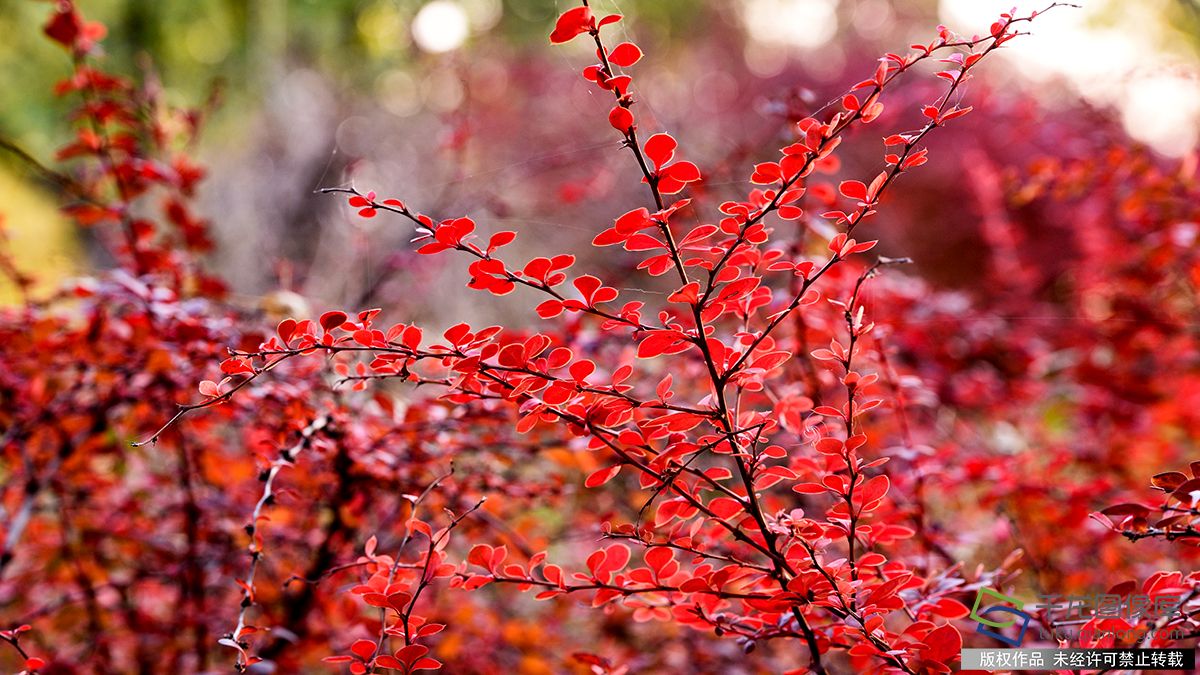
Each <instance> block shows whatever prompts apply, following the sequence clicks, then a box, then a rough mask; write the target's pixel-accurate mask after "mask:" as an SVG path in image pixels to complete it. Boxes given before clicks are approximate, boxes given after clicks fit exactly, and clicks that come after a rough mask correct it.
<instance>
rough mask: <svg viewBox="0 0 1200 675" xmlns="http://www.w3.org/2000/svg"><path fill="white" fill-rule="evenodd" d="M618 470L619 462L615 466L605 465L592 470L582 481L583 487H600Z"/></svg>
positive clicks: (619, 470) (618, 471)
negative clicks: (597, 469)
mask: <svg viewBox="0 0 1200 675" xmlns="http://www.w3.org/2000/svg"><path fill="white" fill-rule="evenodd" d="M620 472H621V465H620V464H617V465H616V466H609V467H605V468H603V469H600V470H599V471H595V472H593V473H592V474H591V475H590V476H588V477H587V480H585V481H583V485H584V487H590V488H594V487H600V486H601V485H604V484H605V483H607V482H608V481H610V480H612V479H613V478H614V477H615V476H616V475H617V474H618V473H620Z"/></svg>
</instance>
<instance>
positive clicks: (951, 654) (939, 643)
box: [924, 624, 963, 663]
mask: <svg viewBox="0 0 1200 675" xmlns="http://www.w3.org/2000/svg"><path fill="white" fill-rule="evenodd" d="M925 644H926V645H928V647H929V648H928V649H927V650H926V651H925V654H924V657H925V658H926V659H928V660H930V661H937V662H939V663H950V662H952V661H954V659H957V658H958V656H959V653H960V652H962V644H963V641H962V635H960V634H959V632H958V629H957V628H955V627H954V626H951V625H949V624H947V625H944V626H938V627H937V628H934V629H933V630H931V631H929V634H928V635H926V636H925Z"/></svg>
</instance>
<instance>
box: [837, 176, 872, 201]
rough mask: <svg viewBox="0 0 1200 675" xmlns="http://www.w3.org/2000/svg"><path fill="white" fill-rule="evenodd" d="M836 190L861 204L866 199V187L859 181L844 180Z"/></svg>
mask: <svg viewBox="0 0 1200 675" xmlns="http://www.w3.org/2000/svg"><path fill="white" fill-rule="evenodd" d="M838 189H839V190H840V191H841V193H842V194H844V195H846V196H847V197H849V198H850V199H857V200H858V201H860V202H861V201H864V200H865V199H866V198H867V186H866V185H864V184H863V183H862V182H861V181H857V180H844V181H842V184H841V185H839V186H838Z"/></svg>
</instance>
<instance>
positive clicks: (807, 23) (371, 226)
mask: <svg viewBox="0 0 1200 675" xmlns="http://www.w3.org/2000/svg"><path fill="white" fill-rule="evenodd" d="M563 2H564V0H558V1H557V2H549V1H543V0H503V1H502V0H433V1H430V2H419V1H417V0H292V1H287V0H258V1H255V2H247V1H245V0H197V1H195V2H186V3H185V2H170V3H155V2H141V1H131V0H125V1H122V0H89V1H87V2H85V3H83V9H84V10H85V11H86V12H87V13H88V14H89V15H90V16H92V17H94V18H96V19H98V20H100V21H103V22H104V23H105V24H107V25H108V27H109V31H110V38H109V39H108V40H107V41H106V49H107V50H108V58H109V60H110V63H109V67H111V68H112V69H113V70H115V71H117V72H137V71H139V70H141V71H143V72H146V73H147V74H150V73H151V72H152V74H153V76H155V77H158V78H159V79H161V81H162V82H163V83H164V87H165V92H166V96H167V98H168V100H169V101H170V102H172V103H175V104H180V105H189V106H196V107H199V108H200V109H202V110H204V111H206V112H207V113H208V114H207V122H206V130H205V132H204V133H203V135H202V137H201V139H200V141H199V146H198V147H197V148H196V152H197V154H198V155H199V157H200V159H201V160H202V161H204V162H205V163H206V164H207V165H208V167H209V169H210V172H211V173H210V179H209V180H208V181H206V183H205V184H204V187H203V191H202V194H201V206H202V209H201V210H202V211H203V212H204V213H205V214H206V215H207V216H208V217H210V218H211V219H212V221H213V224H214V226H215V228H216V234H217V237H218V240H219V246H218V247H217V252H216V253H215V254H214V257H213V261H212V262H213V265H214V266H215V267H216V268H217V269H218V271H220V272H222V273H224V274H225V275H226V276H227V278H229V279H231V280H232V281H233V288H234V291H235V293H236V295H235V297H237V298H239V299H240V301H241V302H244V303H246V304H249V305H255V304H257V305H262V306H264V307H265V308H267V309H270V310H272V311H278V312H281V313H293V314H294V313H301V314H303V313H306V312H307V311H314V310H313V309H312V308H310V307H306V306H305V303H303V302H302V301H301V300H300V298H299V296H304V297H306V298H311V299H314V300H315V301H316V302H318V303H321V304H328V305H329V306H355V305H364V306H365V305H380V304H381V305H389V304H392V303H393V302H395V301H396V300H398V299H402V300H403V304H404V305H405V310H406V312H407V313H408V314H409V315H411V316H413V318H420V319H424V320H427V321H429V320H432V321H434V322H437V321H438V320H439V319H440V318H442V317H444V316H448V315H453V314H455V313H461V311H463V310H464V309H467V308H468V307H467V306H466V305H465V303H469V302H471V300H470V298H471V296H470V295H469V294H463V293H459V292H457V289H458V288H459V287H460V286H459V283H460V282H459V281H451V279H457V278H458V273H457V272H456V271H454V272H449V273H450V274H452V275H453V276H451V277H449V278H448V277H446V276H444V275H443V274H442V272H441V271H439V270H437V269H436V268H432V267H429V266H423V267H422V269H421V270H420V271H417V270H414V269H412V268H413V265H411V263H412V262H413V260H414V257H413V255H412V254H411V253H410V252H409V251H408V250H407V247H406V241H407V238H408V234H409V233H408V231H407V230H406V228H405V226H404V225H402V224H399V223H397V222H395V221H389V220H388V219H384V218H380V219H376V220H373V221H363V220H361V219H355V218H351V217H350V213H349V212H348V211H347V210H346V209H345V208H344V205H343V202H342V201H341V200H336V199H333V198H331V197H327V196H321V195H318V194H314V190H315V189H316V188H318V187H322V186H333V185H345V184H351V183H352V184H354V185H357V186H359V187H362V188H363V189H374V190H377V191H378V192H379V193H380V194H386V195H389V196H399V197H403V198H405V199H408V200H410V201H412V202H413V203H414V205H415V206H416V207H417V208H421V209H423V210H425V211H427V212H430V213H434V214H436V215H438V216H442V217H450V216H452V215H454V216H456V215H460V214H469V215H471V216H473V217H475V218H476V220H478V221H479V222H480V223H483V224H485V225H484V227H494V228H501V227H503V228H507V229H514V228H515V229H518V230H521V231H524V232H529V233H533V234H534V235H535V236H533V237H529V236H525V237H522V238H521V241H524V242H530V241H534V242H540V243H550V244H561V245H562V246H564V247H567V246H572V245H573V244H577V243H579V242H580V241H582V240H586V239H590V237H591V236H592V233H594V232H595V231H596V227H597V226H598V224H599V223H602V222H603V221H604V220H606V219H609V218H612V217H613V216H615V215H617V214H619V213H621V212H623V211H624V209H623V208H622V205H623V204H628V203H631V202H629V201H628V200H626V199H625V196H626V195H629V194H631V192H632V191H633V190H636V189H637V186H636V185H630V184H629V183H630V181H622V180H614V178H615V177H616V176H619V175H620V172H621V171H622V169H623V168H624V165H623V162H624V161H625V159H626V158H625V157H623V156H621V154H620V153H619V152H617V148H616V145H615V143H613V141H612V135H611V134H610V133H609V130H608V129H607V127H606V125H604V124H602V123H601V122H602V119H603V117H602V115H603V108H604V106H601V105H600V104H599V102H597V101H595V100H594V98H593V93H592V92H589V91H588V90H587V88H586V87H585V86H584V82H583V81H582V80H581V79H580V78H579V77H578V75H577V72H578V70H579V68H580V67H581V66H582V65H584V64H586V63H587V62H588V59H589V58H590V54H589V48H588V47H587V46H586V45H585V44H584V41H577V42H576V43H572V44H569V45H566V46H562V47H558V48H555V49H550V48H549V45H548V44H547V42H546V37H545V36H546V34H547V31H548V29H549V26H550V25H551V24H552V22H553V19H554V17H555V16H557V14H558V13H559V12H561V11H562V9H563V8H564V7H563ZM1024 4H1026V5H1029V7H1022V9H1023V10H1025V9H1032V8H1034V6H1033V5H1030V4H1029V3H1024ZM1083 4H1084V6H1083V7H1082V8H1079V9H1065V10H1064V9H1060V10H1057V11H1055V12H1054V13H1052V15H1049V16H1047V17H1045V18H1043V20H1041V21H1039V22H1037V24H1036V29H1035V30H1036V34H1035V35H1033V36H1031V37H1029V38H1027V39H1024V40H1022V42H1021V43H1020V45H1019V48H1016V49H1010V50H1008V53H1007V54H1006V55H1005V58H1004V59H998V60H997V62H995V63H994V64H993V65H991V66H989V67H988V69H987V71H986V77H985V78H983V80H978V81H977V82H976V83H975V85H974V87H975V90H974V91H972V92H971V95H973V96H990V97H993V98H995V99H997V100H996V101H995V102H993V103H989V105H990V106H991V107H990V112H989V113H988V114H995V115H996V116H998V117H1003V116H1004V115H1006V114H1007V113H1009V112H1012V110H1013V108H1012V106H1024V108H1023V109H1024V110H1025V111H1026V112H1027V113H1028V114H1029V115H1034V116H1038V117H1041V116H1054V115H1065V114H1068V113H1070V114H1073V115H1094V116H1096V117H1097V119H1098V120H1099V121H1098V122H1097V124H1104V125H1118V126H1120V127H1122V128H1123V129H1124V131H1125V133H1127V134H1129V135H1130V136H1131V137H1132V138H1133V139H1135V140H1137V141H1140V142H1144V143H1146V144H1148V145H1149V146H1150V147H1151V148H1152V149H1153V150H1154V151H1155V152H1157V153H1162V154H1165V155H1169V156H1180V155H1184V154H1186V153H1187V152H1189V151H1190V150H1191V149H1192V148H1193V147H1194V146H1195V142H1196V138H1197V129H1198V125H1197V119H1198V118H1200V83H1198V82H1197V80H1196V78H1195V72H1196V65H1197V60H1198V58H1200V57H1198V48H1200V3H1197V2H1194V1H1192V0H1146V1H1144V2H1137V3H1130V2H1120V1H1117V0H1111V1H1109V0H1083ZM598 6H599V7H600V8H601V9H603V10H615V11H618V12H620V13H622V14H624V15H626V16H627V17H628V21H626V22H624V23H622V24H620V29H619V30H624V31H632V32H633V33H634V34H635V35H636V37H637V40H638V43H639V44H640V45H642V46H643V48H645V49H646V51H647V54H648V60H646V61H644V62H643V64H642V65H640V66H639V72H638V76H639V91H640V96H641V97H642V100H643V102H644V104H645V110H646V111H648V112H649V113H650V115H651V116H652V118H651V119H652V121H653V124H654V125H655V126H657V127H659V128H662V129H665V130H669V131H671V132H673V133H675V135H676V136H678V137H679V138H680V139H681V141H682V142H683V149H684V151H685V152H686V153H687V156H688V158H690V159H692V160H694V161H696V162H697V163H699V164H700V165H701V166H702V167H703V168H704V169H705V170H706V174H707V178H708V182H707V184H706V189H709V190H712V191H716V192H718V193H720V192H721V191H723V190H727V191H729V194H730V195H733V194H736V190H738V189H740V186H741V181H742V179H743V173H744V170H743V167H744V166H746V165H747V161H748V160H758V159H760V158H767V157H769V156H770V155H771V153H772V150H771V149H772V148H775V147H779V145H780V144H781V143H782V142H783V141H786V140H787V134H788V133H789V130H788V125H787V123H788V122H789V121H792V120H795V119H798V118H799V117H802V116H804V115H805V114H808V113H810V112H812V111H814V110H816V109H819V108H820V107H821V106H822V105H823V104H824V103H826V102H827V101H828V100H829V99H830V98H831V97H833V96H835V95H836V94H837V93H838V92H840V91H841V90H842V89H843V88H844V87H845V86H846V85H847V84H848V83H852V82H854V81H856V80H857V79H860V78H861V76H862V74H863V73H869V72H870V71H871V69H872V68H873V63H872V59H873V58H875V56H877V55H878V54H880V53H883V52H885V51H892V50H896V51H901V50H903V49H904V48H906V46H907V45H908V44H909V43H911V42H915V41H918V40H928V39H929V37H930V29H931V28H932V27H933V26H935V25H936V24H938V23H945V24H946V25H948V26H950V27H951V28H953V29H955V30H957V31H959V32H961V33H964V34H972V33H976V32H982V31H986V29H987V26H988V25H989V23H990V22H991V21H992V20H994V18H995V17H996V16H997V15H998V14H999V12H1001V11H1004V10H1007V9H1010V8H1011V6H1010V0H998V1H993V0H937V1H934V0H904V1H895V2H888V1H886V0H731V1H720V2H718V1H698V0H668V1H653V2H652V1H649V0H644V1H637V0H624V1H622V2H610V1H608V0H601V2H600V3H599V4H598ZM45 13H46V4H45V3H44V2H36V1H32V0H30V1H26V0H10V1H8V2H4V3H0V31H3V34H4V35H5V36H6V38H5V39H4V40H3V41H0V72H3V73H4V76H3V79H4V87H3V89H2V90H0V91H2V92H3V93H0V99H2V101H3V105H0V137H2V138H3V139H6V140H8V141H11V142H14V143H16V144H17V145H19V146H20V147H22V148H24V149H25V150H27V151H28V152H29V153H30V154H31V155H33V156H34V157H37V158H39V159H42V160H44V161H47V162H49V161H50V158H52V157H53V153H54V149H55V144H56V141H55V140H54V139H58V138H62V132H63V130H64V129H65V127H66V125H67V124H68V122H67V120H66V119H64V115H65V114H66V112H65V111H67V110H68V109H69V105H70V103H69V102H68V101H63V100H59V99H57V98H55V97H54V95H53V93H52V92H50V91H48V90H47V88H46V87H45V86H44V83H46V82H48V81H52V80H53V79H55V78H57V77H59V76H61V75H63V74H65V73H66V72H67V71H68V64H67V59H66V55H65V54H64V53H63V52H62V51H61V50H59V49H56V48H55V47H54V46H53V45H51V44H50V43H48V42H46V41H45V40H42V39H41V38H40V36H39V35H38V34H37V31H35V30H30V27H31V26H38V25H40V23H41V22H42V21H43V20H44V17H45ZM151 64H152V65H151ZM150 69H153V71H151V70H150ZM984 80H986V81H984ZM923 93H925V92H923V91H920V90H914V93H913V94H911V96H912V101H911V105H912V106H915V105H916V104H917V102H918V101H919V100H920V96H921V95H922V94H923ZM1030 101H1033V102H1034V105H1033V106H1032V108H1031V107H1030V106H1031V104H1030ZM905 104H906V102H905V101H900V102H899V105H900V106H904V105H905ZM910 107H911V106H910ZM643 114H645V113H643ZM701 122H702V123H701ZM951 131H952V132H953V130H951ZM964 133H966V134H969V135H970V136H971V137H970V139H968V140H969V143H966V144H965V145H964V143H963V138H961V136H960V137H959V138H955V136H954V134H953V133H948V134H946V135H945V136H944V137H943V138H942V139H939V140H938V141H935V151H936V149H937V148H938V147H939V144H944V146H945V147H954V148H955V150H953V151H952V156H950V157H943V158H940V159H941V161H940V162H939V164H938V166H939V168H938V169H937V170H935V171H930V172H927V173H926V174H925V175H924V176H922V177H920V178H917V179H914V182H915V183H916V185H914V186H913V187H912V191H913V192H914V193H917V194H921V193H924V194H925V197H924V199H923V200H922V199H915V200H914V199H907V200H906V202H905V208H904V209H903V211H904V213H899V214H895V215H894V216H893V217H892V218H891V220H890V221H889V222H888V223H887V224H885V225H884V226H885V227H887V228H890V231H889V232H887V233H886V234H887V236H886V237H885V243H886V244H887V246H888V251H889V252H892V253H904V254H908V255H913V256H914V257H916V258H917V260H918V263H919V269H920V270H921V271H922V273H923V274H924V275H925V276H927V277H929V278H930V279H932V280H933V281H934V282H935V283H938V284H943V285H945V284H949V285H962V284H967V285H969V284H970V283H971V282H972V278H973V273H972V270H974V269H977V263H978V260H977V258H978V255H977V251H978V249H979V248H980V247H978V246H975V245H974V244H976V243H977V236H976V235H977V233H976V232H975V230H974V229H973V226H972V224H971V222H970V219H969V218H967V219H963V220H962V221H959V220H958V219H954V218H946V217H945V216H944V215H941V216H937V217H931V216H932V214H931V213H929V212H927V211H931V210H933V209H935V208H937V207H938V206H939V205H940V204H941V203H943V202H944V201H945V199H946V197H947V192H946V190H945V189H943V187H942V186H945V185H948V184H949V183H950V182H951V181H949V180H947V179H948V178H950V177H953V176H954V175H956V174H957V173H959V172H960V171H961V168H962V164H961V162H963V161H966V159H967V157H968V155H970V152H968V151H964V150H963V148H964V147H966V148H976V149H977V150H978V151H980V152H983V153H984V154H987V155H997V154H999V155H1003V153H1004V150H1005V146H1006V145H1007V144H1008V143H1010V142H1011V141H1010V140H1009V139H997V138H989V137H988V135H987V134H981V133H979V129H978V128H977V127H976V128H971V129H969V130H968V131H966V132H964ZM1047 141H1049V142H1052V139H1045V138H1043V139H1031V142H1037V143H1044V142H1047ZM866 159H867V158H866V157H864V160H866ZM871 159H873V157H872V158H871ZM1001 159H1002V158H1001ZM1001 163H1003V162H1001ZM867 166H869V165H864V171H865V170H867V169H866V167H867ZM868 175H869V174H868ZM36 178H37V176H36V174H35V173H33V172H31V171H29V169H28V168H27V167H26V166H25V165H24V164H22V163H20V162H15V161H12V158H11V156H10V155H8V153H0V196H2V200H0V201H3V203H4V210H5V211H6V213H8V224H9V227H10V228H11V230H12V233H11V237H12V239H13V244H14V248H15V250H16V251H17V253H18V256H19V260H20V262H22V263H23V264H26V265H29V266H31V267H32V268H34V269H38V270H41V271H42V272H43V273H42V275H41V278H42V279H43V280H49V281H50V282H53V281H54V280H56V279H59V278H62V277H63V276H67V275H71V274H77V273H85V272H87V271H89V270H90V269H92V268H93V267H94V266H95V265H97V260H96V259H95V256H96V255H97V253H96V252H95V251H94V249H93V247H91V246H90V245H89V241H88V234H87V233H85V232H76V231H73V230H72V228H71V226H70V225H69V224H68V223H67V222H66V221H64V220H62V219H61V218H60V217H58V216H56V215H55V210H54V206H53V205H54V199H52V198H51V195H49V194H47V191H48V189H50V187H51V186H48V185H45V184H40V183H39V182H38V181H37V180H36ZM922 181H924V182H922ZM922 204H925V205H926V206H927V208H923V207H922ZM962 206H963V208H964V209H968V210H969V209H970V205H969V204H963V205H962ZM534 214H536V216H535V215H534ZM930 242H936V246H932V245H930ZM521 253H526V251H521ZM413 287H424V288H434V289H436V288H453V289H455V290H454V291H453V292H432V293H430V292H425V293H412V292H409V291H410V290H411V289H412V288H413ZM291 291H295V292H297V295H292V294H291ZM0 297H9V298H11V297H12V295H11V293H9V294H8V295H5V296H0ZM501 307H503V305H501ZM469 309H471V310H472V311H486V310H485V309H484V308H479V307H475V306H474V305H471V306H470V307H469ZM499 311H501V312H502V311H503V310H499ZM486 318H493V317H486Z"/></svg>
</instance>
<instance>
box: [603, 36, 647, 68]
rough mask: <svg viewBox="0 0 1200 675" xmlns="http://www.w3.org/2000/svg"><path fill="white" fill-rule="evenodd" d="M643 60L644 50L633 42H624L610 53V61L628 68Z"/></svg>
mask: <svg viewBox="0 0 1200 675" xmlns="http://www.w3.org/2000/svg"><path fill="white" fill-rule="evenodd" d="M641 60H642V50H641V49H640V48H638V46H637V45H635V44H633V43H632V42H622V43H621V44H619V45H617V46H616V47H613V48H612V51H610V52H609V53H608V62H609V63H611V64H613V65H614V66H620V67H622V68H628V67H629V66H632V65H633V64H635V63H637V62H638V61H641Z"/></svg>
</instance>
